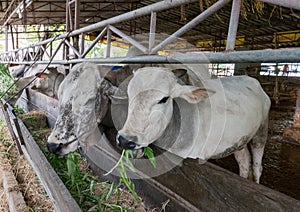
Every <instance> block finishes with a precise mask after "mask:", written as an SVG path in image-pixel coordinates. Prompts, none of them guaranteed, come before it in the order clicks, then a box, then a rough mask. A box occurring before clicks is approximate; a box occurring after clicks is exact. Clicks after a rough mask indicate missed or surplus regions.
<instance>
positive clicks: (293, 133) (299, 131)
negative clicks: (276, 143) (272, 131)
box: [283, 90, 300, 143]
mask: <svg viewBox="0 0 300 212" xmlns="http://www.w3.org/2000/svg"><path fill="white" fill-rule="evenodd" d="M283 137H284V138H286V139H291V140H293V141H296V142H298V143H300V90H298V92H297V102H296V110H295V115H294V121H293V126H291V127H288V128H286V129H284V132H283Z"/></svg>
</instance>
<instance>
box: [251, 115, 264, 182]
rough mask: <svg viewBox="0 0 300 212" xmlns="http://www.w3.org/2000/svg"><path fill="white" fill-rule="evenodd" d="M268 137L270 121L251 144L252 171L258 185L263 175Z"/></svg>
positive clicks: (261, 128) (262, 127)
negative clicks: (263, 159) (263, 162)
mask: <svg viewBox="0 0 300 212" xmlns="http://www.w3.org/2000/svg"><path fill="white" fill-rule="evenodd" d="M267 137H268V121H265V122H264V123H263V125H262V126H261V127H260V129H259V131H258V132H257V134H256V135H255V136H254V137H253V139H252V141H251V142H250V147H251V152H252V160H253V161H252V163H253V164H252V170H253V177H254V179H253V180H254V181H255V182H256V183H259V179H260V176H261V174H262V169H263V167H262V158H263V154H264V149H265V145H266V142H267Z"/></svg>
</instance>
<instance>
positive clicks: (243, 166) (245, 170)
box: [234, 145, 250, 178]
mask: <svg viewBox="0 0 300 212" xmlns="http://www.w3.org/2000/svg"><path fill="white" fill-rule="evenodd" d="M234 157H235V159H236V161H237V163H238V165H239V170H240V176H241V177H244V178H248V177H249V174H250V152H249V150H248V147H247V145H245V147H244V148H243V149H241V150H237V151H236V152H234Z"/></svg>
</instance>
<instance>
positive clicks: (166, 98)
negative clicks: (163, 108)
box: [158, 96, 169, 104]
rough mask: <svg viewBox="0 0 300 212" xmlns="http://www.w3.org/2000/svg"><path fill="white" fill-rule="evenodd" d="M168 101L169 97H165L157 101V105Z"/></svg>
mask: <svg viewBox="0 0 300 212" xmlns="http://www.w3.org/2000/svg"><path fill="white" fill-rule="evenodd" d="M168 99H169V97H168V96H166V97H164V98H162V99H161V100H159V102H158V104H164V103H166V102H167V101H168Z"/></svg>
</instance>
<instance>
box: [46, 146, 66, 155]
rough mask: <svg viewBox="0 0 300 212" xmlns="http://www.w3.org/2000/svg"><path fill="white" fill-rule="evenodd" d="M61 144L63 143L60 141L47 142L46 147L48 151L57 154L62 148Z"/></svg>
mask: <svg viewBox="0 0 300 212" xmlns="http://www.w3.org/2000/svg"><path fill="white" fill-rule="evenodd" d="M62 146H63V144H62V143H59V144H56V143H48V144H47V148H48V150H49V151H50V152H52V153H54V154H56V155H59V153H60V151H61V149H62Z"/></svg>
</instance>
